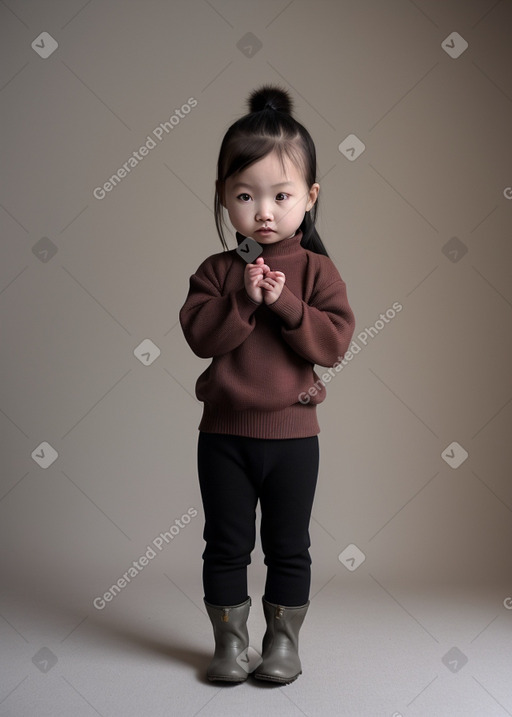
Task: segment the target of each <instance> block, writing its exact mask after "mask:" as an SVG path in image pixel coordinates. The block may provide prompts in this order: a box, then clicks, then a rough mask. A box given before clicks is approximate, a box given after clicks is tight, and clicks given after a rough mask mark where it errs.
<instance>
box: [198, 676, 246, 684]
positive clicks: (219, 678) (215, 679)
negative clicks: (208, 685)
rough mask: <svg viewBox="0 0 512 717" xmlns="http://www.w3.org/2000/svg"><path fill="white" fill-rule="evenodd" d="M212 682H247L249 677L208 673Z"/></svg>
mask: <svg viewBox="0 0 512 717" xmlns="http://www.w3.org/2000/svg"><path fill="white" fill-rule="evenodd" d="M207 677H208V679H209V680H210V682H235V683H236V682H245V681H246V680H247V677H242V678H232V677H222V675H219V676H217V675H212V676H211V677H210V675H207Z"/></svg>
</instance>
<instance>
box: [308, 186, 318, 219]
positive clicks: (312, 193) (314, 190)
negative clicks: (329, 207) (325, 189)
mask: <svg viewBox="0 0 512 717" xmlns="http://www.w3.org/2000/svg"><path fill="white" fill-rule="evenodd" d="M319 191H320V185H319V184H318V182H315V183H314V184H312V185H311V187H310V189H309V195H308V203H307V204H306V211H307V212H309V210H310V209H311V208H312V207H313V204H314V203H315V202H316V200H317V199H318V192H319Z"/></svg>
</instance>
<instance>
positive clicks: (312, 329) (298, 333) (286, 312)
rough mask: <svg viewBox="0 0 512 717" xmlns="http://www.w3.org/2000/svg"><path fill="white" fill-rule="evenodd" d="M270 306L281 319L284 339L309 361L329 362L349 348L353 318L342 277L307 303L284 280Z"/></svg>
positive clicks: (330, 363)
mask: <svg viewBox="0 0 512 717" xmlns="http://www.w3.org/2000/svg"><path fill="white" fill-rule="evenodd" d="M269 308H270V309H271V310H272V311H274V312H275V313H276V314H278V315H279V316H280V317H281V319H282V321H283V326H282V328H281V334H282V336H283V338H284V340H285V341H286V342H287V343H288V344H289V345H290V346H291V348H292V349H293V350H294V351H295V352H296V353H298V354H299V355H300V356H302V357H303V358H305V359H306V360H308V361H311V363H313V364H318V365H319V366H332V365H333V364H335V363H336V361H337V360H338V359H339V357H343V355H344V354H345V352H346V351H347V350H348V347H349V346H350V341H351V339H352V335H353V333H354V327H355V319H354V314H353V311H352V309H351V308H350V306H349V303H348V299H347V290H346V285H345V282H344V281H343V279H341V277H339V276H338V278H337V279H335V280H334V281H332V282H331V283H329V284H328V285H327V286H325V287H323V288H321V289H320V290H318V291H316V292H315V294H314V297H313V298H312V299H311V300H310V302H309V303H307V302H306V301H303V300H302V299H299V298H298V297H297V296H295V294H294V293H293V292H292V291H291V290H290V289H289V288H288V287H287V286H286V284H285V285H284V286H283V289H282V291H281V294H280V296H279V298H278V299H277V301H275V302H274V303H273V304H270V305H269Z"/></svg>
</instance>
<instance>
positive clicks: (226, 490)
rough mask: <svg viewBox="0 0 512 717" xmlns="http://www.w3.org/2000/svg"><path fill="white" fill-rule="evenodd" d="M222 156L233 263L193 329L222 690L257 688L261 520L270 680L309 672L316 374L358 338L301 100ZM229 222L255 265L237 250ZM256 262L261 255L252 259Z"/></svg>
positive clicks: (245, 126)
mask: <svg viewBox="0 0 512 717" xmlns="http://www.w3.org/2000/svg"><path fill="white" fill-rule="evenodd" d="M248 104H249V113H248V114H246V115H245V116H243V117H242V118H241V119H239V120H238V121H237V122H235V123H234V124H233V125H232V126H231V127H230V128H229V129H228V131H227V133H226V135H225V136H224V139H223V141H222V145H221V148H220V153H219V159H218V166H217V181H216V192H215V223H216V227H217V231H218V233H219V236H220V239H221V242H222V245H223V247H224V251H223V252H220V253H218V254H214V255H213V256H210V257H209V258H208V259H206V260H205V261H203V263H202V264H201V265H200V266H199V268H198V270H197V271H196V273H195V274H194V275H193V276H192V277H191V278H190V289H189V292H188V296H187V299H186V301H185V304H184V305H183V307H182V309H181V311H180V323H181V326H182V329H183V332H184V335H185V338H186V340H187V342H188V344H189V345H190V347H191V349H192V351H193V352H194V353H195V354H197V356H200V357H201V358H211V359H212V362H211V364H210V365H209V366H208V368H207V369H206V371H204V373H203V374H202V375H201V376H200V377H199V379H198V380H197V383H196V396H197V398H198V399H199V400H200V401H202V402H204V411H203V416H202V419H201V422H200V425H199V440H198V474H199V484H200V489H201V497H202V502H203V508H204V513H205V526H204V533H203V537H204V540H205V542H206V547H205V550H204V553H203V556H202V558H203V587H204V603H205V607H206V610H207V613H208V615H209V617H210V620H211V622H212V625H213V631H214V639H215V653H214V656H213V659H212V661H211V663H210V665H209V667H208V671H207V676H208V678H209V679H210V680H220V681H226V682H243V681H244V680H245V679H247V676H248V667H247V664H248V658H247V649H248V646H249V637H248V632H247V618H248V615H249V607H250V605H251V598H250V597H249V596H248V594H247V566H248V565H249V563H250V562H251V552H252V550H253V548H254V545H255V539H256V528H255V516H256V512H255V511H256V506H257V502H258V499H259V501H260V508H261V527H260V536H261V545H262V549H263V552H264V555H265V559H264V563H265V565H266V566H267V574H266V582H265V591H264V595H263V597H262V602H263V611H264V615H265V619H266V624H267V629H266V632H265V635H264V637H263V647H262V655H261V657H262V661H261V663H260V664H259V665H258V667H257V668H256V670H255V671H254V676H255V677H257V678H258V679H263V680H270V681H272V682H277V683H288V682H291V681H293V680H295V679H296V678H297V677H298V676H299V675H300V674H301V672H302V669H301V662H300V659H299V655H298V636H299V630H300V627H301V625H302V623H303V620H304V617H305V615H306V611H307V609H308V607H309V590H310V582H311V567H310V566H311V558H310V554H309V550H308V548H309V547H310V545H311V543H310V536H309V521H310V516H311V508H312V504H313V498H314V493H315V487H316V481H317V475H318V462H319V461H318V433H319V431H320V428H319V426H318V422H317V416H316V406H317V404H318V403H321V402H322V401H323V400H324V398H325V388H324V387H323V385H322V382H321V381H319V378H318V376H317V375H316V373H315V372H314V365H315V364H319V365H320V366H332V365H333V364H334V363H336V361H339V360H341V358H342V357H343V354H344V353H345V352H346V350H347V349H348V347H349V345H350V340H351V338H352V334H353V332H354V315H353V313H352V310H351V308H350V306H349V304H348V300H347V294H346V288H345V283H344V281H343V280H342V279H341V277H340V275H339V273H338V271H337V269H336V267H335V266H334V264H333V262H332V261H331V259H329V258H328V256H327V252H326V250H325V247H324V245H323V244H322V241H321V240H320V237H319V236H318V233H317V232H316V229H315V218H316V210H317V206H318V205H317V197H318V190H319V188H320V185H319V184H318V182H316V153H315V146H314V144H313V140H312V139H311V137H310V135H309V133H308V131H307V130H306V129H305V128H304V127H303V126H302V125H301V124H300V123H299V122H297V120H295V119H294V117H293V116H292V103H291V99H290V97H289V95H288V93H287V92H286V91H285V90H283V89H281V88H278V87H274V86H264V87H262V88H260V89H259V90H254V91H253V92H252V93H251V95H250V97H249V102H248ZM223 209H226V210H227V213H228V215H229V219H230V221H231V224H232V225H233V227H234V229H235V231H236V238H237V241H238V244H239V245H240V244H241V243H242V242H245V244H244V247H240V249H242V248H247V247H246V245H247V244H249V242H248V241H247V240H246V238H247V237H251V238H252V239H254V240H255V242H256V243H257V244H252V245H250V246H249V248H248V249H247V252H252V251H253V250H254V249H255V248H256V249H257V250H258V251H261V250H262V254H261V256H258V257H257V258H256V259H255V260H254V261H253V260H252V259H250V260H249V263H246V262H245V261H244V259H243V258H242V257H243V254H242V252H241V251H240V253H238V252H237V250H235V249H232V250H229V249H228V246H227V244H226V240H225V237H224V232H223V221H224V215H223ZM252 256H254V254H253V255H252Z"/></svg>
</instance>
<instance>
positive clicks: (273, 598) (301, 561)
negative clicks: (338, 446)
mask: <svg viewBox="0 0 512 717" xmlns="http://www.w3.org/2000/svg"><path fill="white" fill-rule="evenodd" d="M197 457H198V473H199V484H200V488H201V497H202V501H203V508H204V514H205V526H204V532H203V538H204V540H205V541H206V548H205V550H204V552H203V555H202V557H203V588H204V593H205V594H204V598H205V600H206V601H207V602H209V603H211V604H213V605H238V604H239V603H241V602H244V601H245V600H246V599H247V597H248V594H247V566H248V565H249V564H250V562H251V552H252V550H253V549H254V545H255V542H256V524H255V523H256V505H257V502H258V498H259V500H260V507H261V530H260V536H261V545H262V549H263V553H264V555H265V559H264V563H265V565H266V566H267V577H266V582H265V593H264V597H265V599H266V600H268V601H269V602H272V603H277V604H279V605H284V606H288V607H294V606H297V605H304V604H305V603H306V602H307V601H308V599H309V590H310V584H311V557H310V555H309V550H308V548H309V547H310V545H311V542H310V537H309V521H310V517H311V509H312V505H313V499H314V495H315V488H316V482H317V476H318V464H319V450H318V436H311V437H308V438H287V439H261V438H247V437H245V436H232V435H227V434H221V433H204V432H202V431H200V433H199V441H198V455H197Z"/></svg>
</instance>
